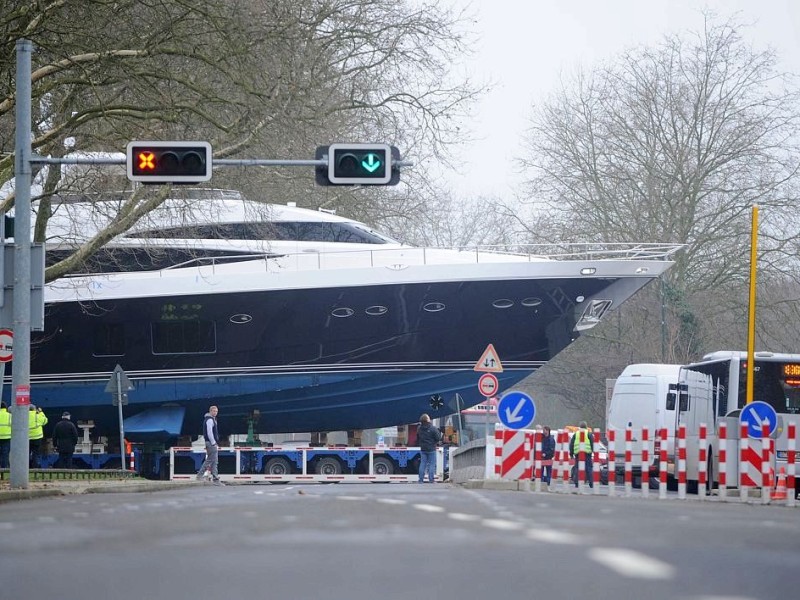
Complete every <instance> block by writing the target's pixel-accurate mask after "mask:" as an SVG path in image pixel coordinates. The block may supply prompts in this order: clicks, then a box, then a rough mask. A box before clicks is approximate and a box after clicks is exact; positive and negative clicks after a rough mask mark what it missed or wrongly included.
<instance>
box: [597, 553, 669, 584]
mask: <svg viewBox="0 0 800 600" xmlns="http://www.w3.org/2000/svg"><path fill="white" fill-rule="evenodd" d="M589 558H591V559H592V560H593V561H595V562H598V563H600V564H601V565H604V566H606V567H608V568H609V569H611V570H612V571H616V572H617V573H619V574H620V575H624V576H626V577H634V578H637V579H672V578H673V577H674V576H675V569H674V567H672V565H668V564H667V563H665V562H662V561H660V560H658V559H655V558H651V557H649V556H646V555H644V554H641V553H640V552H635V551H633V550H626V549H624V548H592V549H590V550H589Z"/></svg>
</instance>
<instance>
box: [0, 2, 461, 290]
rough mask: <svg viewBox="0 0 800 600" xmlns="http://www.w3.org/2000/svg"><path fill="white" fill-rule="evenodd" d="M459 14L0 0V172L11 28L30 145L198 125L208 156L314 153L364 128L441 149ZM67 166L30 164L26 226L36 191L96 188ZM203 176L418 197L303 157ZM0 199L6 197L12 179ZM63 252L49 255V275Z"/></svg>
mask: <svg viewBox="0 0 800 600" xmlns="http://www.w3.org/2000/svg"><path fill="white" fill-rule="evenodd" d="M458 19H459V17H458V15H453V14H451V13H449V12H447V11H445V10H443V9H440V8H438V7H437V6H435V5H434V4H432V3H427V2H424V3H410V2H402V1H401V2H388V1H384V0H355V1H351V0H310V1H308V2H303V3H297V2H290V1H289V0H269V1H267V0H209V1H208V2H204V3H202V4H198V3H196V2H187V1H185V0H177V1H174V0H170V1H166V0H152V1H151V2H141V1H136V2H134V1H133V0H122V1H114V2H111V1H109V0H87V2H84V3H69V2H58V1H56V2H51V3H30V2H22V1H18V0H17V1H15V0H12V1H11V2H7V3H4V4H3V5H2V8H0V27H2V28H3V38H2V39H3V43H2V46H0V76H1V77H0V185H2V183H3V182H5V181H7V180H8V179H9V178H10V177H11V176H12V175H13V154H12V150H13V135H11V133H12V131H13V107H14V103H15V96H14V94H15V89H14V84H13V81H14V77H13V74H14V42H15V41H16V40H17V39H19V38H23V37H25V38H29V39H31V40H33V42H34V44H35V47H36V51H35V53H34V56H33V63H34V68H33V105H34V139H33V148H34V152H37V153H39V154H43V155H50V156H61V155H63V154H64V153H65V152H66V149H65V147H64V142H65V140H67V139H70V140H72V141H73V144H74V145H73V147H72V150H75V151H81V152H88V151H98V150H108V149H109V148H113V149H121V148H122V147H123V146H124V144H125V142H126V141H127V140H130V139H147V138H155V139H171V138H173V139H209V140H211V141H212V143H213V145H214V148H215V156H216V157H226V156H242V154H243V153H244V152H248V153H257V155H259V156H266V157H276V158H277V157H287V156H288V157H311V156H313V152H314V146H315V145H316V144H317V143H318V140H324V141H352V140H363V139H367V140H370V141H372V140H375V141H383V140H387V141H391V142H393V143H396V144H398V145H399V144H405V145H407V146H406V147H407V148H408V149H409V150H410V151H413V149H414V148H416V147H420V146H426V147H431V148H433V151H434V152H443V151H445V149H446V146H447V144H448V143H449V141H450V140H451V135H452V133H453V131H452V130H451V128H450V120H451V119H452V118H455V117H457V116H458V115H459V112H460V111H461V110H462V107H463V106H464V105H465V104H466V103H467V102H468V101H469V100H470V98H471V97H472V96H473V95H474V93H475V92H476V91H475V90H474V89H472V88H471V87H470V86H469V85H467V84H464V83H457V84H455V85H448V84H447V83H446V81H447V80H448V77H447V76H446V75H447V70H448V67H449V59H448V57H449V56H452V55H453V54H457V53H461V52H463V51H464V48H463V46H462V44H461V35H462V34H461V33H460V31H459V29H458V22H459V21H458ZM250 155H251V156H252V155H253V154H250ZM63 174H64V170H58V169H50V170H48V172H47V174H46V176H45V177H43V178H42V182H41V183H42V185H41V197H42V210H39V211H38V213H37V219H38V222H37V224H36V232H37V236H39V237H38V239H42V237H41V236H43V235H44V231H45V230H46V220H47V219H48V218H49V215H50V214H51V212H52V210H53V209H54V207H51V206H47V199H48V198H52V197H54V194H60V195H62V196H63V195H67V194H69V193H74V192H81V191H87V189H88V191H98V190H100V189H102V188H100V187H99V186H100V185H101V183H102V182H97V181H95V180H92V181H91V182H88V180H87V179H86V178H81V179H80V183H81V184H82V186H83V189H75V188H74V187H69V186H68V185H67V182H66V181H64V178H63ZM301 177H302V181H300V178H301ZM215 180H216V181H215V183H223V184H225V183H228V184H231V185H232V186H234V187H235V188H236V189H242V190H243V191H245V192H246V193H253V194H256V195H257V198H256V199H264V200H268V201H281V200H282V199H292V200H295V201H297V200H298V199H300V200H302V202H299V204H301V205H311V204H328V205H329V206H331V207H334V208H343V207H347V208H348V211H349V212H351V213H352V214H351V216H356V217H358V216H360V215H359V214H358V212H359V210H358V207H359V206H366V207H372V206H375V205H381V204H383V205H385V206H387V207H388V206H393V204H392V203H393V202H394V201H395V200H396V198H397V197H398V196H399V197H401V198H403V197H404V198H405V199H406V200H408V201H409V203H406V204H405V207H406V208H408V207H409V206H410V207H414V206H415V205H414V204H413V200H411V195H410V194H402V193H401V194H397V193H396V192H395V191H383V190H373V191H370V192H367V193H365V192H363V191H355V192H354V191H352V190H335V191H334V190H329V189H325V190H317V189H316V188H314V187H313V176H312V174H311V173H310V172H305V173H303V174H302V175H300V174H298V172H288V171H283V172H275V171H272V172H270V173H269V174H268V175H265V174H264V172H263V171H262V172H255V171H250V172H247V173H242V172H241V170H232V171H231V172H230V175H228V176H226V175H225V174H224V172H221V173H220V174H219V177H216V176H215ZM412 180H413V178H412ZM87 182H88V184H87ZM6 189H9V188H6ZM159 195H161V196H164V197H166V195H168V193H166V194H164V193H162V194H159ZM152 198H153V196H152V195H149V194H143V195H142V194H134V195H131V197H130V205H129V206H126V207H125V210H124V211H123V213H124V214H125V215H128V216H131V215H139V214H142V210H145V209H146V208H147V206H150V204H149V203H151V202H152ZM353 199H356V200H360V202H352V201H351V200H353ZM0 202H2V204H1V205H0V209H1V210H8V209H9V208H10V207H11V206H12V205H13V193H10V194H8V195H7V196H6V197H5V198H2V199H0ZM380 212H381V211H376V210H374V209H365V210H364V211H363V214H366V215H370V214H376V213H380ZM390 212H395V211H394V210H392V211H390ZM126 223H127V222H126V221H123V220H120V221H119V222H116V223H113V224H112V225H113V226H114V227H115V228H116V229H119V228H120V227H122V228H124V227H125V226H126ZM110 233H111V232H108V234H106V233H102V234H101V237H98V238H96V239H95V240H92V241H90V244H89V246H87V248H89V247H100V246H102V243H104V242H105V240H107V239H109V238H110V237H111V235H110ZM77 256H80V255H76V258H77ZM78 262H79V261H78ZM73 264H74V261H73V263H65V264H62V265H60V266H58V268H51V269H48V274H47V278H48V280H50V279H52V278H53V277H55V276H60V275H62V274H64V273H67V272H69V270H70V269H71V268H73V267H72V265H73Z"/></svg>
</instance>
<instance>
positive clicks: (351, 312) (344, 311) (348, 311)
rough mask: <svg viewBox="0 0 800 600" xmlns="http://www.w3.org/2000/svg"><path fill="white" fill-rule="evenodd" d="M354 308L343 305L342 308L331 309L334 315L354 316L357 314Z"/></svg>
mask: <svg viewBox="0 0 800 600" xmlns="http://www.w3.org/2000/svg"><path fill="white" fill-rule="evenodd" d="M355 312H356V311H354V310H353V309H352V308H347V307H342V308H334V309H333V310H332V311H331V314H332V315H333V316H334V317H339V318H345V317H352V316H353V315H354V314H355Z"/></svg>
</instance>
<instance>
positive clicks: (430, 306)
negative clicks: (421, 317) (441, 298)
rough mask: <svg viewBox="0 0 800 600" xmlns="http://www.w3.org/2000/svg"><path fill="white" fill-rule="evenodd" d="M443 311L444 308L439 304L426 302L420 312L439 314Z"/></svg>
mask: <svg viewBox="0 0 800 600" xmlns="http://www.w3.org/2000/svg"><path fill="white" fill-rule="evenodd" d="M444 309H445V306H444V304H443V303H441V302H428V303H427V304H426V305H425V306H423V307H422V310H424V311H427V312H432V313H434V312H439V311H442V310H444Z"/></svg>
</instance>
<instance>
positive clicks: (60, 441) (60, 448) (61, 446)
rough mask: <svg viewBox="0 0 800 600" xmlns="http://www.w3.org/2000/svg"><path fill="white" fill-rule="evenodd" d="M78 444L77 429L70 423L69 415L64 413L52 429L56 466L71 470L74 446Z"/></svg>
mask: <svg viewBox="0 0 800 600" xmlns="http://www.w3.org/2000/svg"><path fill="white" fill-rule="evenodd" d="M77 443H78V428H77V427H75V423H73V422H72V421H70V414H69V413H68V412H64V413H62V415H61V420H60V421H59V422H58V423H56V426H55V429H53V446H54V447H55V449H56V451H57V452H58V460H57V461H56V466H57V467H59V468H61V469H71V468H72V455H73V454H75V445H76V444H77Z"/></svg>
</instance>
